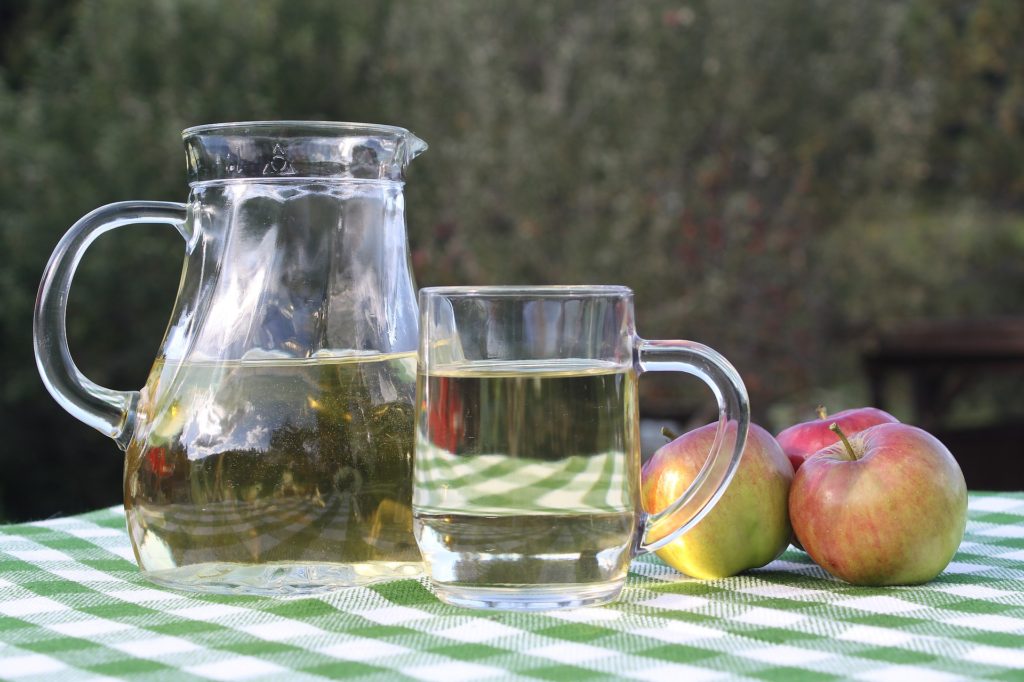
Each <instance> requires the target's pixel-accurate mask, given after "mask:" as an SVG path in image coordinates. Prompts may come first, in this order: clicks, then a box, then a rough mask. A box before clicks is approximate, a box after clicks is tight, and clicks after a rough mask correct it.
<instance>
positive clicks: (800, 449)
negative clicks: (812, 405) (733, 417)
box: [775, 406, 899, 471]
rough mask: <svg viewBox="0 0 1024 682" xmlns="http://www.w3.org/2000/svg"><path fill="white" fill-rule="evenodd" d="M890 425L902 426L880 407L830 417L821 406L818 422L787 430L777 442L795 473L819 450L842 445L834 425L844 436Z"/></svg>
mask: <svg viewBox="0 0 1024 682" xmlns="http://www.w3.org/2000/svg"><path fill="white" fill-rule="evenodd" d="M889 423H894V424H895V423H899V419H897V418H896V417H894V416H892V415H891V414H889V413H888V412H885V411H884V410H879V409H878V408H877V407H858V408H856V409H852V410H843V411H842V412H837V413H836V414H834V415H832V416H831V417H830V416H828V412H826V411H825V408H824V407H823V406H819V407H818V418H817V419H815V420H813V421H809V422H803V423H801V424H796V425H794V426H790V427H789V428H788V429H783V430H782V431H780V432H779V435H777V436H775V439H776V440H777V441H779V445H781V446H782V451H783V452H785V453H786V456H787V457H789V461H790V462H791V463H792V464H793V471H796V470H798V469H799V468H800V465H801V464H803V463H804V460H805V459H807V458H808V457H810V456H811V455H813V454H814V453H816V452H817V451H818V450H821V449H822V448H824V447H828V446H829V445H832V444H833V443H838V442H839V436H837V435H836V434H835V433H833V432H832V431H831V430H829V426H830V425H832V424H838V425H839V428H840V429H842V430H843V433H845V434H847V435H849V434H853V433H857V432H858V431H863V430H864V429H866V428H868V427H869V426H874V425H875V424H889Z"/></svg>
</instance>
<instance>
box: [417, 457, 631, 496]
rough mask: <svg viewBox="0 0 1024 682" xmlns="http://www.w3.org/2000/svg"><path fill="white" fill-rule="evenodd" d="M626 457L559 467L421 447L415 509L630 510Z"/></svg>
mask: <svg viewBox="0 0 1024 682" xmlns="http://www.w3.org/2000/svg"><path fill="white" fill-rule="evenodd" d="M627 462H628V459H627V457H626V453H624V452H622V451H621V450H619V451H610V452H602V453H598V454H591V455H570V456H568V457H564V458H562V459H560V460H557V461H544V460H539V459H534V460H529V459H526V458H522V457H510V456H508V455H475V456H473V457H461V456H459V455H456V454H453V453H451V452H449V451H448V450H446V449H444V448H439V447H434V446H431V445H425V444H422V443H421V444H419V445H417V447H416V467H415V469H414V475H415V477H416V485H414V486H413V505H414V506H415V507H417V508H418V509H419V511H421V512H424V511H425V512H433V513H440V514H451V513H458V512H460V511H462V510H466V509H472V510H473V513H474V514H522V513H535V514H571V513H581V514H587V513H600V512H604V511H608V512H618V511H622V510H623V509H627V508H629V509H631V508H632V506H633V503H632V495H633V494H634V487H635V486H636V481H631V478H630V476H629V475H628V473H629V467H627V466H626V464H627Z"/></svg>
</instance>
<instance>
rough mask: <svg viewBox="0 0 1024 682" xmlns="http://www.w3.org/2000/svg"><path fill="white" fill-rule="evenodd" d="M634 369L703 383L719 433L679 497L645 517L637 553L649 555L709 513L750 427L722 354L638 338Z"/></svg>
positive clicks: (743, 397)
mask: <svg viewBox="0 0 1024 682" xmlns="http://www.w3.org/2000/svg"><path fill="white" fill-rule="evenodd" d="M634 348H635V349H636V350H635V351H634V355H633V358H634V359H633V366H634V368H635V369H636V371H637V373H638V374H642V373H644V372H686V373H687V374H692V375H693V376H695V377H697V378H699V379H700V380H701V381H703V382H704V383H705V384H707V385H708V386H709V387H710V388H711V390H712V392H714V394H715V398H716V400H717V401H718V430H717V431H716V432H715V440H714V443H712V445H711V452H710V453H709V455H708V459H707V461H706V462H704V466H703V467H702V468H701V470H700V472H699V473H698V474H697V477H696V478H695V479H694V480H693V483H691V484H690V487H689V488H687V489H686V490H685V491H684V492H683V494H682V495H680V496H679V498H678V499H676V500H675V501H674V502H673V503H672V504H670V505H669V506H667V507H666V508H665V509H663V510H661V511H660V512H658V513H656V514H650V515H648V516H647V518H646V520H645V522H644V536H643V539H642V542H641V544H640V551H641V552H653V551H655V550H658V549H661V548H662V547H664V546H665V545H667V544H668V543H670V542H672V541H673V540H675V539H676V538H677V537H679V536H680V535H682V534H683V533H685V532H686V531H688V530H689V529H690V528H692V527H693V526H695V525H696V524H697V522H699V521H700V520H701V519H702V518H704V516H705V515H706V514H707V513H708V512H709V511H711V508H712V507H714V506H715V503H716V502H718V500H719V498H721V497H722V495H723V494H724V493H725V488H726V486H727V485H728V484H729V481H731V480H732V476H733V474H734V473H735V472H736V467H737V466H738V465H739V463H740V455H741V454H742V453H743V445H744V443H745V442H746V438H747V427H748V426H749V425H750V401H749V399H748V398H747V389H746V387H745V386H744V385H743V380H742V379H741V378H740V375H739V373H738V372H737V371H736V369H735V368H734V367H733V366H732V365H731V364H729V361H728V360H726V359H725V358H724V357H722V355H721V354H719V353H718V352H716V351H714V350H712V349H711V348H708V347H707V346H705V345H702V344H699V343H694V342H693V341H647V340H645V339H640V338H637V339H636V343H635V344H634Z"/></svg>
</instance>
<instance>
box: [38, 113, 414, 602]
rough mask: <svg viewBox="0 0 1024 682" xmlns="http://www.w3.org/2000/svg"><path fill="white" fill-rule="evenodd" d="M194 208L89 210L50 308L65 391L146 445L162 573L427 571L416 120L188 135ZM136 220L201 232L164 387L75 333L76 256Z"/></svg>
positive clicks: (301, 587) (302, 578) (148, 555)
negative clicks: (409, 176) (408, 182)
mask: <svg viewBox="0 0 1024 682" xmlns="http://www.w3.org/2000/svg"><path fill="white" fill-rule="evenodd" d="M183 138H184V142H185V150H186V155H187V169H188V180H189V185H190V187H191V193H190V195H189V200H188V203H187V204H179V203H170V202H154V201H147V202H139V201H132V202H123V203H117V204H111V205H108V206H104V207H102V208H99V209H97V210H95V211H93V212H92V213H90V214H88V215H87V216H85V217H84V218H82V219H81V220H80V221H78V223H76V224H75V225H74V226H73V227H72V228H71V229H70V230H69V231H68V233H67V234H66V235H65V236H64V238H63V239H62V240H61V242H60V243H59V244H58V245H57V248H56V250H55V251H54V253H53V255H52V256H51V258H50V262H49V264H48V265H47V268H46V271H45V274H44V276H43V281H42V284H41V285H40V290H39V296H38V299H37V302H36V309H35V320H34V322H35V329H34V332H35V348H36V361H37V365H38V367H39V371H40V374H41V375H42V377H43V381H44V383H45V384H46V387H47V389H48V390H49V391H50V393H51V394H52V395H53V397H54V398H55V399H56V400H57V402H58V403H60V405H61V406H62V407H64V408H65V409H67V410H68V411H69V412H70V413H71V414H73V415H74V416H75V417H77V418H79V419H81V420H82V421H83V422H85V423H86V424H88V425H90V426H92V427H94V428H97V429H99V430H100V431H102V432H103V433H105V434H106V435H108V436H110V437H111V438H113V439H114V440H115V441H116V442H117V444H118V445H119V446H120V447H121V448H122V449H124V450H125V451H126V459H125V474H124V501H125V512H126V516H127V524H128V532H129V535H130V536H131V542H132V546H133V547H134V550H135V555H136V558H137V560H138V563H139V567H140V568H141V570H142V571H143V573H144V574H145V575H146V576H147V577H148V578H149V579H150V580H152V581H154V582H156V583H160V584H163V585H167V586H171V587H176V588H181V589H187V590H193V591H203V592H227V593H267V594H287V593H308V592H318V591H322V590H329V589H333V588H337V587H343V586H351V585H360V584H366V583H370V582H374V581H378V580H385V579H390V578H395V577H408V576H413V575H418V574H419V573H420V572H421V570H422V568H421V562H420V556H419V552H418V550H417V548H416V542H415V539H414V538H413V533H412V514H411V510H410V503H411V495H412V447H413V400H414V394H415V381H416V357H415V352H416V345H417V331H418V328H417V305H416V295H415V286H414V283H413V276H412V270H411V267H410V263H409V253H408V244H407V240H406V229H405V205H404V202H403V197H402V188H403V171H404V168H405V166H406V164H407V163H408V162H409V161H410V160H411V159H412V158H413V157H415V156H416V155H417V154H419V153H420V152H422V151H423V150H425V149H426V144H425V143H424V142H423V141H422V140H420V139H418V138H417V137H416V136H414V135H412V134H411V133H410V132H408V131H407V130H403V129H401V128H395V127H390V126H379V125H363V124H349V123H314V122H288V121H285V122H255V123H228V124H216V125H204V126H199V127H195V128H189V129H187V130H185V131H184V132H183ZM135 223H163V224H168V225H172V226H174V227H175V228H176V229H177V230H178V232H179V233H180V234H181V236H182V237H183V238H184V240H185V264H184V269H183V272H182V277H181V284H180V287H179V290H178V296H177V300H176V302H175V304H174V309H173V312H172V314H171V320H170V324H169V326H168V328H167V332H166V335H165V337H164V340H163V343H162V346H161V349H160V352H159V354H158V356H157V358H156V361H155V363H154V365H153V368H152V371H151V373H150V375H149V379H148V380H147V382H146V385H145V387H144V388H143V389H142V390H141V391H138V392H123V391H115V390H111V389H107V388H103V387H101V386H98V385H96V384H95V383H93V382H91V381H89V380H88V379H87V378H86V377H85V376H83V375H82V374H81V372H79V370H78V369H77V368H76V367H75V364H74V362H73V361H72V359H71V356H70V354H69V351H68V345H67V338H66V330H65V310H66V304H67V293H68V290H69V288H70V285H71V279H72V276H73V275H74V271H75V267H76V265H77V263H78V261H79V259H80V258H81V256H82V253H83V252H84V250H85V249H86V248H87V247H88V245H89V244H90V243H91V242H92V241H93V240H94V239H95V238H96V237H98V236H99V235H100V234H102V233H104V232H106V231H108V230H111V229H113V228H115V227H121V226H124V225H131V224H135Z"/></svg>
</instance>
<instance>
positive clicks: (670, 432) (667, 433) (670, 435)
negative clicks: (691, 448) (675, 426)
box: [661, 426, 679, 440]
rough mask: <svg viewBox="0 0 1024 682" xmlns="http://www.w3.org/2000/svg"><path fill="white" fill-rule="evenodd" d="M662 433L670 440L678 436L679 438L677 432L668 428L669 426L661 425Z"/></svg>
mask: <svg viewBox="0 0 1024 682" xmlns="http://www.w3.org/2000/svg"><path fill="white" fill-rule="evenodd" d="M661 435H663V436H665V438H668V439H669V440H675V439H676V438H679V436H678V435H677V434H676V432H675V431H673V430H672V429H670V428H668V427H667V426H662V427H661Z"/></svg>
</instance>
